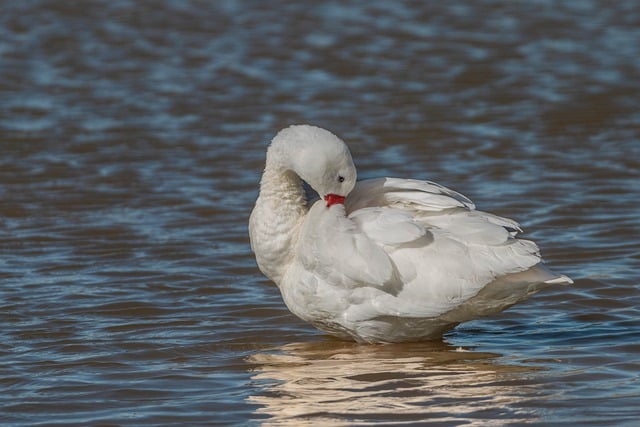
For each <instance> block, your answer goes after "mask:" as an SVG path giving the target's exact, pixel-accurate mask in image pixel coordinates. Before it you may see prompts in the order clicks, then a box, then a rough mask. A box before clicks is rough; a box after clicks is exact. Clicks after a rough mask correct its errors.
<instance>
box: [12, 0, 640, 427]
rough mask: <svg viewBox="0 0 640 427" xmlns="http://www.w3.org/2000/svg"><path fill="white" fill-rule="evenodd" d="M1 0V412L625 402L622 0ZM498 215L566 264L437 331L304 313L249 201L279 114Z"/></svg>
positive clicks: (633, 215)
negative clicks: (259, 238)
mask: <svg viewBox="0 0 640 427" xmlns="http://www.w3.org/2000/svg"><path fill="white" fill-rule="evenodd" d="M466 3H468V4H466V5H464V4H461V3H460V2H456V3H455V4H454V3H453V2H411V1H404V2H386V1H364V0H363V1H351V2H337V1H335V2H323V3H320V2H289V1H270V2H257V1H255V2H251V1H216V2H206V1H196V0H193V1H184V0H175V1H171V0H165V1H127V0H110V1H86V2H69V1H53V0H52V1H37V0H28V1H25V0H5V1H3V2H2V4H1V5H0V149H1V154H0V325H1V328H0V421H1V424H2V425H7V426H17V425H30V426H35V425H61V426H62V425H64V426H72V425H83V426H86V425H149V426H150V425H154V426H155V425H184V426H186V425H189V426H195V425H214V424H219V425H246V424H253V425H260V424H264V425H295V426H300V425H319V424H320V425H322V424H332V425H373V424H384V425H392V424H396V423H397V424H401V423H404V424H409V425H410V424H413V423H420V424H421V425H426V424H429V423H433V424H435V425H488V424H491V425H503V424H508V425H518V424H532V425H557V424H565V423H573V424H575V425H595V426H605V425H607V426H608V425H629V426H631V425H636V424H635V423H636V422H637V419H638V418H640V409H639V408H640V375H639V372H640V308H639V307H640V281H639V277H640V274H639V271H640V233H639V232H640V220H639V217H638V214H639V213H640V201H639V200H640V191H639V189H640V185H639V184H640V182H639V179H640V172H639V171H640V6H638V3H637V2H635V1H631V0H629V1H616V2H609V1H575V2H573V1H572V2H568V1H566V2H552V1H531V2H511V1H476V2H473V3H472V2H466ZM291 123H313V124H316V125H320V126H324V127H327V128H329V129H331V130H332V131H334V132H335V133H337V134H338V135H340V136H341V137H343V138H344V139H345V140H346V141H347V142H348V143H349V144H350V146H351V149H352V152H353V156H354V159H355V161H356V165H357V166H358V168H359V171H360V177H375V176H384V175H392V176H400V177H414V178H424V179H432V180H435V181H438V182H441V183H442V184H444V185H447V186H449V187H452V188H454V189H456V190H458V191H460V192H462V193H464V194H466V195H467V196H469V197H471V198H472V199H473V200H474V201H476V202H477V204H478V206H479V208H480V209H483V210H489V211H492V212H495V213H497V214H500V215H504V216H508V217H512V218H516V219H517V220H519V221H520V222H521V223H522V225H523V226H524V227H525V230H526V231H528V233H527V234H526V235H527V236H528V237H530V238H533V239H534V240H536V241H537V242H538V243H539V245H540V246H541V248H542V250H543V254H544V255H545V257H546V259H547V261H548V264H549V265H550V266H551V267H552V268H554V269H556V270H557V271H559V272H563V273H565V274H568V275H570V276H571V277H573V278H574V279H575V285H574V286H572V287H558V288H554V289H551V290H548V291H546V292H544V293H542V294H538V295H537V296H535V297H534V298H532V299H530V300H529V301H527V302H526V303H523V304H520V305H518V306H516V307H513V308H511V309H510V310H508V311H506V312H505V313H503V314H501V315H498V316H495V317H493V318H488V319H483V320H480V321H474V322H471V323H468V324H465V325H462V326H460V327H459V328H457V329H456V330H454V331H452V332H450V333H448V334H447V335H446V336H445V337H444V338H443V340H442V342H436V343H426V344H407V345H387V346H358V345H355V344H351V343H343V342H340V341H335V340H333V339H331V338H328V337H325V336H323V335H322V334H321V333H319V332H318V331H316V330H315V329H313V328H312V327H310V326H308V325H306V324H304V323H302V322H300V321H299V320H297V319H296V318H295V317H293V316H292V315H291V314H290V313H289V312H288V311H287V310H286V308H285V306H284V304H283V303H282V301H281V299H280V296H279V294H278V292H277V290H276V288H275V287H274V286H272V285H271V284H270V283H269V282H268V281H267V280H266V279H265V278H264V277H263V276H262V275H261V274H260V273H259V271H258V270H257V268H256V266H255V263H254V260H253V256H252V254H251V253H250V249H249V245H248V237H247V231H246V223H247V219H248V215H249V212H250V210H251V208H252V204H253V201H254V200H255V197H256V194H257V188H258V187H257V186H258V181H259V177H260V173H261V169H262V166H263V161H264V152H265V149H266V145H267V143H268V141H269V140H270V138H271V137H272V136H273V135H274V133H275V132H276V131H277V130H278V129H280V128H282V127H284V126H286V125H288V124H291Z"/></svg>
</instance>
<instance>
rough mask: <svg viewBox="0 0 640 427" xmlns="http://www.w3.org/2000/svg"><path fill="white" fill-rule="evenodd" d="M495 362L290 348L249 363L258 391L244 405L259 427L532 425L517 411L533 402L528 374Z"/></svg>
mask: <svg viewBox="0 0 640 427" xmlns="http://www.w3.org/2000/svg"><path fill="white" fill-rule="evenodd" d="M497 357H498V355H495V354H490V353H478V352H473V351H467V350H464V349H461V348H455V347H451V346H449V345H447V344H444V343H415V344H389V345H371V346H362V345H357V344H351V343H343V342H339V341H326V342H317V343H295V344H288V345H284V346H282V347H280V348H277V349H272V350H271V351H266V352H262V353H257V354H254V355H253V356H251V357H250V358H249V361H250V362H251V363H253V364H255V365H256V366H255V368H254V372H255V374H254V375H253V377H252V379H253V380H254V381H255V382H257V384H258V385H260V386H261V387H262V389H261V390H260V391H259V393H257V394H254V395H252V396H250V398H249V400H250V401H251V402H252V403H255V404H258V405H260V408H259V409H258V410H257V412H258V414H261V415H266V416H268V419H267V420H266V421H265V425H296V426H299V425H304V424H305V423H307V424H317V423H318V422H324V421H331V423H332V425H336V424H338V425H339V424H351V423H353V422H358V423H364V424H373V423H379V422H386V423H389V422H393V423H402V422H417V421H420V422H422V423H425V422H433V423H459V422H465V424H467V425H469V424H471V425H474V424H476V423H477V424H478V425H480V424H482V425H486V424H487V422H488V421H489V420H493V421H492V425H494V424H502V423H505V424H506V423H513V422H528V421H532V420H534V419H536V418H537V415H536V412H535V411H534V410H533V409H530V408H526V406H524V407H523V406H521V405H519V403H521V402H523V401H524V400H526V399H527V396H531V395H535V391H534V390H531V388H532V387H533V386H531V385H526V384H525V382H524V381H523V379H524V377H525V376H524V375H523V374H525V373H527V372H531V368H530V367H527V368H525V367H521V366H509V365H500V364H498V363H497V361H496V358H497Z"/></svg>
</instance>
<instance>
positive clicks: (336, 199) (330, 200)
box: [324, 194, 344, 207]
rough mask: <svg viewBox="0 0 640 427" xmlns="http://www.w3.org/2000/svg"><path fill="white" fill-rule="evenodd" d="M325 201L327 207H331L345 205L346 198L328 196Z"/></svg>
mask: <svg viewBox="0 0 640 427" xmlns="http://www.w3.org/2000/svg"><path fill="white" fill-rule="evenodd" d="M324 200H325V201H326V202H327V207H329V206H331V205H336V204H338V205H344V196H338V195H337V194H327V195H326V196H324Z"/></svg>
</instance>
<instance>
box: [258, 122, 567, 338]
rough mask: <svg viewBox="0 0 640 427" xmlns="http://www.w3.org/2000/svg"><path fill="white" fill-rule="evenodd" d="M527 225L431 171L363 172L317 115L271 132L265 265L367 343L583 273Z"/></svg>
mask: <svg viewBox="0 0 640 427" xmlns="http://www.w3.org/2000/svg"><path fill="white" fill-rule="evenodd" d="M307 186H309V187H311V188H312V189H313V190H314V191H315V193H317V195H318V197H317V199H316V200H314V199H312V198H310V197H308V196H307V193H308V191H305V189H306V188H307ZM519 232H522V229H521V228H520V226H519V225H518V223H517V222H515V221H514V220H511V219H508V218H503V217H500V216H497V215H493V214H491V213H488V212H483V211H480V210H476V207H475V204H474V203H473V202H472V201H471V200H470V199H468V198H467V197H465V196H464V195H462V194H460V193H458V192H456V191H453V190H451V189H449V188H446V187H444V186H442V185H440V184H437V183H435V182H432V181H424V180H417V179H401V178H392V177H384V178H373V179H366V180H361V181H357V172H356V167H355V165H354V162H353V159H352V157H351V153H350V151H349V148H348V147H347V145H346V144H345V142H344V141H343V140H341V139H340V138H339V137H337V136H336V135H334V134H333V133H332V132H330V131H328V130H326V129H323V128H320V127H317V126H312V125H308V124H298V125H292V126H289V127H286V128H284V129H282V130H280V131H279V132H278V133H277V134H276V135H275V137H274V138H273V139H272V141H271V143H270V145H269V146H268V148H267V153H266V163H265V168H264V171H263V174H262V178H261V180H260V190H259V194H258V197H257V200H256V202H255V206H254V208H253V210H252V212H251V215H250V218H249V240H250V245H251V250H252V251H253V253H254V255H255V258H256V263H257V266H258V268H259V269H260V271H261V272H262V273H263V274H264V275H265V276H266V277H268V278H269V279H270V280H271V281H273V282H274V283H275V284H276V285H277V287H278V288H279V290H280V293H281V295H282V299H283V301H284V303H285V305H286V306H287V307H288V309H289V310H290V311H291V312H292V313H293V314H294V315H296V316H297V317H299V318H300V319H302V320H304V321H306V322H308V323H310V324H311V325H313V326H315V327H316V328H317V329H319V330H321V331H323V332H325V333H327V334H329V335H333V336H335V337H337V338H340V339H344V340H352V341H356V342H358V343H394V342H411V341H428V340H437V339H440V338H441V337H442V335H443V334H444V333H446V332H447V331H449V330H451V329H453V328H455V327H456V326H457V325H459V324H460V323H463V322H467V321H470V320H474V319H477V318H481V317H484V316H488V315H493V314H496V313H499V312H501V311H503V310H505V309H506V308H508V307H511V306H512V305H514V304H516V303H518V302H520V301H523V300H525V299H526V298H527V297H529V296H530V295H532V294H534V293H536V292H538V291H539V290H540V289H542V288H544V287H546V286H550V285H557V284H571V283H573V281H572V280H571V279H570V278H569V277H567V276H565V275H562V274H556V273H554V272H552V271H551V270H550V269H549V268H547V267H546V266H545V265H544V263H543V260H542V258H541V255H540V251H539V249H538V246H537V245H536V244H535V243H534V242H533V241H530V240H526V239H522V238H519V237H518V236H517V234H518V233H519Z"/></svg>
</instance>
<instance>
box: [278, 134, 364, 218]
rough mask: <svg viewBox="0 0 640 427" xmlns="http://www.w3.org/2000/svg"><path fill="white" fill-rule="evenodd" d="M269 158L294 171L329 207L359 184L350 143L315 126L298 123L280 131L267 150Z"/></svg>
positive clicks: (339, 202)
mask: <svg viewBox="0 0 640 427" xmlns="http://www.w3.org/2000/svg"><path fill="white" fill-rule="evenodd" d="M270 160H271V161H276V162H280V163H281V165H282V166H283V167H284V168H285V169H288V170H291V171H293V172H295V173H296V174H297V175H298V176H299V177H300V178H301V179H302V180H304V181H305V182H306V183H307V184H309V185H310V186H311V188H313V189H314V190H315V191H316V192H317V193H318V195H320V197H322V198H323V199H324V200H325V201H326V202H327V206H331V205H333V204H342V203H344V198H345V197H346V196H347V195H348V194H349V193H350V192H351V190H353V187H354V186H355V185H356V167H355V166H354V164H353V160H352V158H351V153H350V152H349V148H348V147H347V145H346V144H345V143H344V142H343V141H342V140H341V139H340V138H338V137H337V136H335V135H334V134H332V133H331V132H329V131H328V130H326V129H322V128H319V127H316V126H310V125H295V126H290V127H288V128H285V129H283V130H281V131H280V132H278V134H277V135H276V136H275V138H274V139H273V141H272V143H271V147H269V151H268V152H267V161H268V162H269V161H270Z"/></svg>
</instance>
